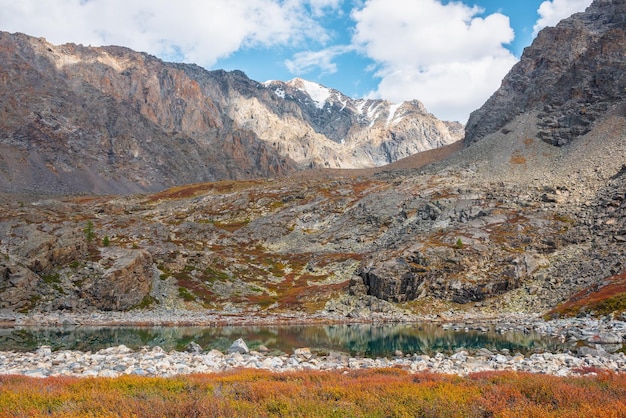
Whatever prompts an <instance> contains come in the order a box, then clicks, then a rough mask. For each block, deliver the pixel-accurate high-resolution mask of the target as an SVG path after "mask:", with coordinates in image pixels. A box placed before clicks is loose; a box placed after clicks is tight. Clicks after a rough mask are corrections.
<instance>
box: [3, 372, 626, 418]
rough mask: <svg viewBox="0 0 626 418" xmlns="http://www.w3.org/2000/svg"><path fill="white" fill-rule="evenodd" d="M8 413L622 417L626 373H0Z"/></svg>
mask: <svg viewBox="0 0 626 418" xmlns="http://www.w3.org/2000/svg"><path fill="white" fill-rule="evenodd" d="M0 416H1V417H42V416H46V417H50V416H52V417H84V416H91V417H117V416H121V417H222V416H223V417H226V416H228V417H231V416H249V417H257V416H260V417H265V416H301V417H363V416H367V417H414V416H427V417H439V416H445V417H448V416H451V417H452V416H454V417H456V416H463V417H552V416H553V417H592V416H593V417H623V416H626V376H625V375H616V374H609V373H606V374H600V375H598V376H591V377H579V378H557V377H553V376H545V375H532V374H518V373H493V372H491V373H478V374H474V375H472V376H470V377H466V378H462V377H456V376H442V375H435V374H417V375H415V374H409V373H407V372H404V371H402V370H398V369H386V370H369V371H358V372H352V371H350V372H326V373H322V372H310V373H304V372H299V373H281V374H276V373H271V372H265V371H252V370H241V371H238V372H233V373H223V374H215V375H194V376H185V377H182V376H181V377H176V378H170V379H165V378H145V377H144V378H142V377H130V376H129V377H122V378H117V379H104V378H100V379H78V378H48V379H34V378H27V377H21V376H2V377H0Z"/></svg>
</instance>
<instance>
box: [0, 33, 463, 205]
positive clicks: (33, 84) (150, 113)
mask: <svg viewBox="0 0 626 418" xmlns="http://www.w3.org/2000/svg"><path fill="white" fill-rule="evenodd" d="M302 82H303V81H302ZM302 82H301V83H302ZM307 83H308V82H307ZM309 84H310V85H313V83H309ZM282 86H284V91H285V92H286V93H285V94H282V93H281V92H283V90H280V89H281V87H280V86H278V87H277V84H276V83H270V84H261V83H257V82H255V81H253V80H250V79H249V78H248V77H246V76H245V74H243V73H241V72H238V71H234V72H231V73H227V72H225V71H213V72H209V71H206V70H204V69H202V68H200V67H198V66H195V65H183V64H169V63H164V62H162V61H160V60H158V59H156V58H154V57H152V56H149V55H147V54H142V53H136V52H134V51H131V50H129V49H126V48H121V47H104V48H91V47H84V46H79V45H73V44H67V45H61V46H55V45H52V44H50V43H48V42H46V41H45V40H43V39H36V38H31V37H28V36H26V35H22V34H8V33H0V115H1V116H2V117H1V118H0V148H1V150H2V152H0V190H2V191H7V192H40V193H41V192H51V193H71V192H96V193H128V192H138V191H150V190H158V189H162V188H164V187H167V186H171V185H175V184H185V183H192V182H198V181H210V180H221V179H245V178H254V177H275V176H280V175H284V174H287V173H291V172H294V171H295V170H298V169H302V168H308V167H318V166H327V167H368V166H373V165H380V164H384V163H387V162H391V161H395V160H396V159H398V158H401V157H403V156H406V155H408V154H409V153H414V152H417V151H420V150H425V149H429V148H433V147H436V146H439V145H444V144H446V143H449V142H452V141H454V140H457V139H460V137H461V132H462V129H461V128H459V127H458V126H456V125H450V128H449V127H448V125H446V124H444V123H442V122H440V121H438V120H436V119H435V118H434V117H432V116H431V115H429V114H428V113H427V112H425V110H424V109H423V107H421V105H418V104H405V105H403V106H400V107H399V110H402V109H404V110H402V112H404V113H402V114H403V115H406V116H405V117H406V118H407V119H415V118H416V119H418V121H417V122H403V123H400V124H398V123H393V118H392V117H390V116H389V115H387V114H385V113H384V111H383V110H384V109H388V108H389V107H390V104H388V103H383V102H377V103H369V104H368V107H367V108H365V109H366V110H367V109H370V108H371V107H372V106H374V107H377V108H379V113H377V119H376V120H374V119H372V118H371V117H369V116H367V115H366V114H365V115H364V114H357V113H356V111H355V109H354V108H355V105H354V102H353V101H351V100H350V99H348V98H345V97H343V95H341V94H340V93H338V92H335V93H334V94H336V95H338V96H341V97H342V98H343V100H344V101H346V102H349V106H345V109H340V108H338V107H337V106H338V103H335V104H329V103H322V104H320V103H317V102H314V101H313V99H312V98H311V97H310V96H309V93H308V92H307V91H306V89H304V88H302V87H301V88H300V89H298V86H297V84H293V83H292V84H291V85H288V84H282ZM315 86H316V87H315V88H316V89H317V90H323V89H324V88H323V87H321V86H319V85H315ZM309 90H310V89H309ZM287 91H288V92H287ZM316 98H318V99H319V97H317V96H316ZM381 103H382V104H381ZM363 104H365V103H363ZM366 110H364V112H365V111H366ZM387 113H389V112H387ZM398 115H400V113H398ZM419 120H424V121H425V122H420V121H419ZM433 132H434V134H433ZM344 134H345V137H344ZM353 138H355V139H353ZM342 140H343V144H342V143H341V142H342Z"/></svg>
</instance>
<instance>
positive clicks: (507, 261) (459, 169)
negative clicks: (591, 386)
mask: <svg viewBox="0 0 626 418" xmlns="http://www.w3.org/2000/svg"><path fill="white" fill-rule="evenodd" d="M623 4H624V1H623V0H612V1H607V0H596V1H594V2H593V3H592V5H591V6H590V7H589V9H588V10H587V11H586V12H585V13H582V14H578V15H575V16H573V17H572V18H570V19H568V20H566V22H565V23H564V24H561V25H559V26H558V27H557V29H556V30H560V29H559V28H562V27H563V26H565V27H566V28H578V30H579V31H580V33H583V34H584V33H587V32H588V26H587V23H588V22H590V21H593V22H595V23H594V24H595V25H597V26H598V28H597V30H596V32H597V33H601V32H603V30H602V28H603V27H604V26H603V25H602V22H605V23H606V25H607V26H611V25H612V23H611V22H613V21H614V18H615V16H614V14H615V11H616V10H620V9H619V7H621V6H622V5H623ZM554 30H555V29H546V31H547V32H548V34H550V33H553V31H554ZM621 30H622V32H623V28H622V29H621ZM605 32H607V31H605ZM614 32H615V33H616V34H617V33H618V32H619V30H618V29H615V30H614ZM577 33H578V32H575V31H572V32H571V33H570V35H571V36H572V37H573V38H572V39H576V36H577ZM614 36H617V35H614ZM547 39H551V38H549V37H547V36H546V35H545V34H540V36H539V37H538V39H537V41H536V42H535V43H534V44H533V46H531V47H529V48H528V49H527V50H526V53H525V54H524V57H522V60H521V62H522V63H524V62H528V60H529V58H528V56H527V54H530V55H531V56H532V55H534V54H540V49H539V46H541V45H542V44H543V46H542V48H544V49H545V51H547V52H546V54H548V55H547V56H546V57H545V59H546V60H547V59H550V60H551V61H552V62H553V64H552V65H554V67H555V68H566V67H568V68H571V67H576V68H577V71H575V72H573V73H572V75H571V76H572V77H574V79H572V82H571V83H570V84H567V86H566V87H563V88H564V89H565V90H566V91H565V92H560V91H559V92H555V94H557V93H559V94H562V95H563V97H568V95H569V94H570V93H571V92H572V90H571V88H570V87H571V86H574V85H582V84H581V83H583V84H584V82H585V81H584V79H586V77H587V74H588V72H587V70H585V69H587V68H594V67H593V66H594V65H596V64H595V63H597V62H602V63H603V65H604V67H603V69H602V71H601V72H602V73H607V74H608V73H611V74H612V73H616V72H615V70H614V69H613V66H615V67H616V68H617V69H620V68H622V65H623V57H624V55H625V54H624V51H623V48H624V47H625V46H626V43H624V42H620V43H619V44H618V45H615V44H614V43H613V40H614V37H601V38H599V39H603V41H598V42H597V43H596V44H594V45H595V46H594V48H597V51H596V52H595V53H593V54H592V53H583V54H579V55H577V58H576V59H575V65H574V63H569V61H568V60H570V57H571V56H572V53H571V51H563V52H562V53H561V54H560V55H557V54H556V52H555V51H556V50H557V49H558V48H560V49H564V50H566V49H567V48H566V46H570V47H572V48H574V49H575V48H577V46H576V45H578V44H577V43H576V42H573V43H567V44H563V43H561V42H560V41H559V43H558V48H557V46H555V45H553V44H545V42H546V40H547ZM555 39H560V38H559V37H556V38H555ZM555 42H556V41H555ZM605 42H606V43H607V45H604V43H605ZM538 45H539V46H538ZM619 48H621V49H619ZM616 50H619V51H621V52H619V53H617V54H616V53H615V51H616ZM548 57H549V58H548ZM516 71H519V67H516V68H515V69H513V70H512V73H511V74H514V73H515V72H516ZM598 71H600V70H598ZM511 74H510V75H509V76H507V80H511V79H512V78H514V77H513V75H511ZM555 74H556V75H558V74H560V73H558V72H555ZM577 74H578V75H579V76H580V77H581V78H582V79H581V80H578V79H577V78H576V77H575V76H576V75H577ZM616 74H617V73H616ZM543 75H544V74H543V73H538V74H537V77H538V85H540V86H541V85H543V84H542V83H543V82H544V81H542V80H544V78H543ZM556 75H555V76H556ZM233 76H236V74H230V77H233ZM294 83H298V81H295V82H294ZM527 83H528V85H529V86H531V85H532V84H533V83H532V74H529V75H528V81H527ZM556 84H558V83H556ZM268 86H269V87H264V88H267V89H268V90H267V94H274V95H285V97H287V95H289V94H293V97H294V98H295V99H294V100H296V101H297V96H296V93H297V92H296V91H293V93H290V90H288V87H289V86H287V85H281V84H274V83H269V84H268ZM546 86H547V84H546ZM509 88H510V86H509V84H508V82H505V83H503V87H502V89H501V91H499V92H497V93H496V94H495V95H494V98H492V99H491V100H490V101H489V102H487V103H486V105H485V107H484V108H482V109H480V110H478V111H476V112H475V113H474V116H473V117H474V118H476V117H477V115H478V116H480V115H483V116H484V117H485V118H487V116H488V114H489V113H490V112H491V113H494V115H493V116H490V118H491V119H489V120H492V121H499V122H497V123H496V122H493V123H495V125H493V126H497V127H495V128H493V126H492V129H491V130H489V131H488V132H487V131H485V133H483V134H480V135H479V133H477V131H476V130H475V127H474V128H472V129H474V130H471V129H470V130H469V131H468V137H467V138H466V144H465V145H468V146H466V147H464V148H463V149H460V150H459V147H458V144H453V145H449V146H446V147H442V148H439V149H436V150H431V151H428V152H426V153H424V154H420V155H421V157H420V158H416V156H413V157H409V158H407V159H404V160H402V161H399V162H396V163H395V164H393V165H391V166H386V167H381V168H377V169H369V170H319V169H318V170H310V171H305V172H300V173H297V175H293V176H288V177H287V176H286V177H281V178H275V179H263V180H259V179H256V180H248V181H221V182H211V183H197V184H191V185H185V186H179V187H175V188H171V189H168V190H165V191H162V192H159V193H156V194H146V195H135V196H126V197H94V198H87V197H81V198H77V197H73V198H71V197H68V198H65V199H48V200H44V199H36V198H35V199H33V198H30V199H26V198H24V197H22V198H18V197H16V196H15V195H7V196H4V197H3V200H2V203H1V204H2V208H1V210H0V257H1V258H0V308H5V309H11V310H21V311H25V312H30V311H44V312H47V311H53V310H72V311H89V310H92V309H96V308H97V309H105V310H118V309H130V308H133V307H135V308H142V307H143V308H145V307H151V308H154V309H169V310H172V309H173V310H175V309H181V308H188V309H211V310H215V311H216V312H222V313H224V312H227V313H232V312H256V313H257V314H264V313H269V312H280V311H304V312H325V313H326V314H328V315H337V316H339V317H345V316H348V317H351V318H357V319H361V318H371V317H372V315H376V314H379V313H381V312H382V313H383V314H385V315H387V318H393V317H394V315H395V313H397V312H398V309H402V310H411V311H413V312H420V313H437V312H439V313H441V312H444V313H445V312H448V311H449V310H450V309H453V310H455V311H457V312H458V311H476V312H478V313H479V314H481V315H502V314H503V313H506V312H530V313H544V312H549V311H550V310H551V309H553V308H554V307H555V306H557V305H558V304H559V303H561V302H565V301H567V300H568V299H570V298H572V297H574V296H575V297H576V298H578V299H579V300H580V299H584V298H585V297H594V295H598V294H600V293H602V294H606V293H608V292H609V290H610V291H612V292H615V293H609V296H611V297H614V299H612V300H611V302H610V303H613V304H614V305H613V306H618V307H620V306H621V309H622V310H624V309H625V308H626V307H625V306H624V305H623V303H621V302H620V301H621V300H623V298H624V293H623V292H622V293H620V291H619V289H620V288H621V289H623V283H622V282H623V277H624V271H625V270H626V266H625V265H624V260H626V245H624V243H625V242H626V164H625V162H626V158H625V157H626V107H625V106H624V104H623V103H622V102H620V100H619V99H618V98H615V97H614V96H612V95H611V93H606V97H604V96H600V95H599V94H600V93H602V92H601V91H600V92H599V93H597V94H598V96H597V101H596V102H594V103H606V104H607V106H608V107H607V109H606V111H604V112H599V111H595V110H594V112H595V113H594V115H595V116H594V121H593V123H590V124H589V125H588V126H587V128H586V132H582V131H581V132H579V133H577V134H576V135H573V134H572V136H571V137H570V139H569V140H568V141H567V143H559V144H558V145H557V144H556V143H555V142H554V141H546V140H545V136H544V135H543V134H542V132H544V129H543V128H542V125H541V121H543V120H545V117H544V116H543V114H544V113H545V112H546V110H545V109H546V106H549V103H550V102H551V100H552V98H553V95H551V94H546V95H544V96H541V97H537V98H535V99H533V100H535V101H536V103H535V104H534V105H533V106H532V107H530V108H529V109H528V110H519V113H516V112H517V111H515V112H511V107H509V106H508V105H507V104H506V103H505V104H503V105H502V109H501V114H500V115H497V114H495V113H498V112H499V108H496V107H493V106H495V105H494V100H496V99H497V98H499V97H505V96H507V95H508V94H510V90H509ZM546 88H547V87H546ZM280 89H283V90H284V91H283V92H282V93H278V92H280V91H281V90H280ZM277 91H278V92H277ZM318 93H319V92H318ZM527 93H528V95H529V97H530V96H532V94H530V93H529V92H527ZM517 94H519V95H520V96H519V97H520V99H519V101H521V102H523V103H530V102H531V100H530V99H528V100H526V99H524V98H523V97H522V96H521V93H517ZM602 94H604V93H602ZM308 97H309V98H318V99H319V98H321V97H324V100H321V99H320V100H319V103H322V102H324V103H329V101H328V98H330V97H331V96H328V97H326V96H324V95H322V94H319V95H316V94H311V91H309V94H308ZM336 97H337V98H336V99H335V98H333V99H331V100H332V101H333V103H335V101H337V102H339V99H340V96H336ZM301 100H304V99H302V98H301ZM572 100H574V99H572ZM280 103H287V101H284V102H280ZM567 103H570V101H567ZM571 103H573V102H571ZM324 106H327V104H325V105H324ZM564 106H565V105H564ZM592 107H593V106H592ZM490 109H491V110H490ZM559 109H561V108H559ZM567 109H568V108H566V107H565V108H562V109H561V111H563V112H565V114H567V113H566V112H567V111H568V110H567ZM594 109H595V108H594ZM489 110H490V111H489ZM555 112H556V110H555ZM485 120H486V122H485V123H486V125H489V123H491V122H489V120H487V119H485ZM320 126H321V125H320ZM559 132H560V131H559ZM572 132H573V131H572ZM335 140H340V137H337V138H335ZM335 143H336V142H335ZM428 163H431V164H428ZM20 199H21V200H20ZM611 289H618V290H611ZM620 303H621V304H620Z"/></svg>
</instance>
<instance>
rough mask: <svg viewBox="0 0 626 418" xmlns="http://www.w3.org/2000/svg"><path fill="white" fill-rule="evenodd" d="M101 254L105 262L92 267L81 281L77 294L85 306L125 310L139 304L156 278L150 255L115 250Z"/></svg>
mask: <svg viewBox="0 0 626 418" xmlns="http://www.w3.org/2000/svg"><path fill="white" fill-rule="evenodd" d="M102 255H103V257H105V259H108V261H105V262H104V263H102V262H101V263H99V264H98V265H96V266H94V271H93V272H90V273H89V274H88V275H87V277H85V279H84V282H82V287H81V291H80V293H81V296H82V297H84V298H85V299H86V300H87V303H88V305H89V306H93V307H96V308H98V309H102V310H105V311H124V310H127V309H130V308H132V307H133V306H135V305H138V304H139V303H141V302H142V300H143V299H144V298H145V297H146V296H148V294H149V292H150V288H151V286H152V281H153V280H154V278H155V272H156V271H155V268H154V266H153V262H152V256H151V255H150V253H148V252H147V251H143V250H122V249H115V250H106V251H103V254H102ZM102 264H104V266H103V265H102ZM98 267H100V268H98Z"/></svg>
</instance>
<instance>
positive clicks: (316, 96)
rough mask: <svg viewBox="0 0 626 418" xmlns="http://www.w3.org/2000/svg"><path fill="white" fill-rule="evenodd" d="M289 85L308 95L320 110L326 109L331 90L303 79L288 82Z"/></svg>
mask: <svg viewBox="0 0 626 418" xmlns="http://www.w3.org/2000/svg"><path fill="white" fill-rule="evenodd" d="M287 84H288V85H290V86H292V87H294V88H297V89H299V90H301V91H303V92H304V93H306V94H307V95H308V96H309V97H310V98H311V100H313V101H314V102H315V105H316V107H317V108H318V109H323V108H324V106H325V105H326V101H327V100H328V98H329V97H330V95H331V90H330V89H329V88H327V87H324V86H322V85H321V84H318V83H315V82H313V81H308V80H304V79H302V78H294V79H293V80H291V81H288V82H287Z"/></svg>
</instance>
